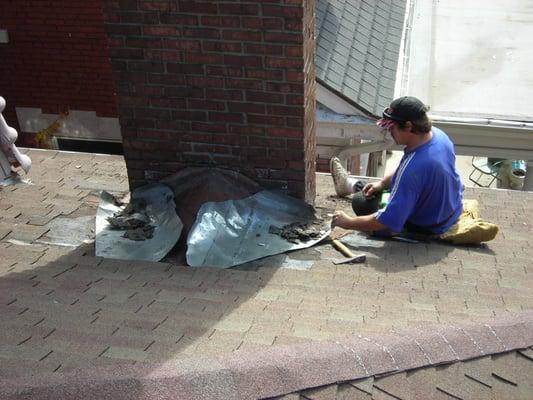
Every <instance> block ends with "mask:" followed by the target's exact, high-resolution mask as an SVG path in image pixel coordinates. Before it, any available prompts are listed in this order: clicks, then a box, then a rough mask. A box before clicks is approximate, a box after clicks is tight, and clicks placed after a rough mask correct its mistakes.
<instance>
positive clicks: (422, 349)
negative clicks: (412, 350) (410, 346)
mask: <svg viewBox="0 0 533 400" xmlns="http://www.w3.org/2000/svg"><path fill="white" fill-rule="evenodd" d="M391 332H392V333H394V334H396V335H398V336H402V337H404V335H400V334H399V333H398V332H396V331H395V330H394V329H392V330H391ZM405 336H406V337H407V338H409V339H411V340H412V341H413V342H415V344H416V346H417V347H418V348H419V349H420V351H421V352H422V354H423V355H424V357H426V360H428V363H429V364H433V360H431V357H430V356H429V354H428V353H426V351H425V350H424V348H423V347H422V345H421V344H420V343H419V342H418V340H416V338H414V337H411V336H408V335H405Z"/></svg>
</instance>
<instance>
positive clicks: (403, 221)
mask: <svg viewBox="0 0 533 400" xmlns="http://www.w3.org/2000/svg"><path fill="white" fill-rule="evenodd" d="M428 110H429V109H428V107H426V106H425V105H424V104H423V103H422V102H421V101H420V100H419V99H417V98H415V97H411V96H405V97H401V98H398V99H396V100H394V101H393V102H392V103H391V105H390V107H388V108H387V109H385V111H383V118H382V119H380V120H379V121H378V125H379V126H381V127H382V128H384V129H387V130H388V131H389V132H390V134H391V136H392V138H393V139H394V141H395V142H396V144H400V145H404V146H405V147H404V155H403V157H402V159H401V161H400V165H399V166H398V168H397V169H396V171H395V172H394V173H392V174H389V175H386V176H385V177H383V179H381V180H380V181H377V182H371V183H368V184H366V185H364V186H363V187H362V190H361V191H359V192H357V189H358V188H361V184H360V183H358V182H357V180H356V179H355V178H351V177H350V176H349V175H348V173H347V172H346V171H345V170H344V168H343V167H342V165H341V164H340V161H339V160H338V159H337V158H332V159H331V162H330V167H331V174H332V176H333V181H334V183H335V190H336V192H337V194H338V195H339V196H346V195H348V194H351V193H355V192H357V193H356V194H355V195H354V196H353V199H352V208H353V209H354V212H355V213H356V216H355V217H350V216H348V215H347V214H346V213H344V212H342V211H336V212H335V214H334V216H333V220H332V225H333V226H339V227H341V228H345V229H354V230H358V231H374V232H376V231H379V232H387V233H390V234H392V233H397V232H402V231H407V232H409V233H415V234H424V235H429V236H430V237H440V238H441V239H444V240H450V241H453V242H455V243H480V242H482V241H487V240H491V239H493V238H494V236H495V235H496V233H497V232H498V228H497V226H495V225H493V224H490V223H486V222H485V221H482V220H479V219H478V218H477V205H472V204H471V203H469V204H468V207H465V210H463V202H462V194H463V184H462V183H461V179H460V177H459V174H458V173H457V170H456V169H455V153H454V148H453V143H452V142H451V141H450V139H449V138H448V136H446V134H445V133H444V132H443V131H442V130H440V129H438V128H435V127H432V125H431V120H430V119H429V117H428V115H427V111H428ZM359 190H360V189H359ZM384 191H390V195H389V198H388V201H387V202H386V205H384V207H382V208H381V209H379V203H380V200H379V198H380V197H381V195H382V193H383V192H384ZM463 211H464V212H463ZM466 217H468V218H467V219H468V220H469V221H470V222H471V220H474V219H475V220H476V221H475V222H476V223H475V224H474V225H473V226H472V224H470V223H469V224H468V231H469V235H467V236H468V237H467V238H466V239H465V237H464V236H465V235H464V232H462V231H463V230H464V229H462V228H465V227H466V226H465V224H464V223H463V224H462V225H461V226H462V228H461V229H459V227H458V222H464V221H466V220H465V218H466ZM474 217H475V218H474ZM480 224H481V225H480ZM487 224H488V225H487ZM473 228H474V230H475V231H476V232H477V231H479V230H481V231H482V232H481V233H482V234H481V235H480V234H479V232H477V233H476V234H475V235H474V237H472V234H471V233H472V232H470V231H472V229H473ZM458 229H459V231H460V232H459V231H458ZM450 232H455V236H454V237H455V239H452V238H451V237H450ZM457 234H460V235H459V236H460V238H459V239H458V237H457Z"/></svg>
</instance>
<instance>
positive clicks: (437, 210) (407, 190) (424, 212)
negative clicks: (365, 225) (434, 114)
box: [376, 127, 463, 234]
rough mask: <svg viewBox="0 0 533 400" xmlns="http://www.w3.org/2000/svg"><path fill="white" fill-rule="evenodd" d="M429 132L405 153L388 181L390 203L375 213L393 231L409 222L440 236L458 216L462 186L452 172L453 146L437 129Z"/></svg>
mask: <svg viewBox="0 0 533 400" xmlns="http://www.w3.org/2000/svg"><path fill="white" fill-rule="evenodd" d="M432 133H433V137H432V138H431V139H430V140H429V141H428V142H426V143H424V144H423V145H421V146H419V147H417V148H416V149H414V150H413V151H410V152H409V151H407V150H404V155H403V157H402V160H401V161H400V165H399V166H398V169H397V170H396V172H395V173H394V175H393V177H392V179H391V184H390V192H391V194H390V198H389V202H388V204H387V205H386V206H385V207H384V208H383V209H381V210H379V211H378V212H377V213H376V219H377V220H378V221H379V222H381V223H382V224H383V225H385V226H386V227H387V228H389V229H390V230H391V231H393V232H400V231H401V230H402V228H403V226H404V224H405V223H406V222H410V223H411V224H414V225H417V226H418V227H421V228H426V229H427V230H429V231H431V232H433V233H437V234H438V233H443V232H446V231H447V230H448V229H449V228H450V227H451V226H452V225H453V224H454V223H455V222H456V221H457V219H458V218H459V216H460V215H461V211H462V195H463V184H462V183H461V178H460V177H459V174H458V173H457V170H456V169H455V153H454V149H453V143H452V142H451V140H450V139H449V138H448V136H446V134H445V133H444V132H443V131H441V130H440V129H438V128H435V127H433V128H432ZM444 221H446V222H444ZM442 222H444V223H442ZM440 223H442V225H439V226H437V227H432V226H433V225H436V224H440Z"/></svg>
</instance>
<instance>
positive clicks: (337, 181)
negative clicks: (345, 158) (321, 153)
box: [329, 157, 357, 197]
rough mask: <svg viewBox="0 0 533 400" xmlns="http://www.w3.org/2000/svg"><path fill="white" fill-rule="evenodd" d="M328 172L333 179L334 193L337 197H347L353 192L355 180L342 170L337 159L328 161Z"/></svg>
mask: <svg viewBox="0 0 533 400" xmlns="http://www.w3.org/2000/svg"><path fill="white" fill-rule="evenodd" d="M329 170H330V172H331V176H332V177H333V183H334V185H335V192H337V195H338V196H339V197H344V196H348V195H349V194H352V193H353V192H354V187H353V185H354V184H355V183H356V182H357V179H355V178H351V177H350V175H349V174H348V171H346V170H345V169H344V167H343V166H342V164H341V162H340V160H339V159H338V158H337V157H333V158H332V159H331V160H329Z"/></svg>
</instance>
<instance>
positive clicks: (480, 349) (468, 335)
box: [452, 326, 485, 355]
mask: <svg viewBox="0 0 533 400" xmlns="http://www.w3.org/2000/svg"><path fill="white" fill-rule="evenodd" d="M452 327H453V328H455V329H457V330H458V331H461V332H462V333H463V334H464V335H465V336H467V337H468V338H469V339H470V340H471V341H472V343H474V346H476V348H477V349H478V350H479V352H480V353H481V355H485V352H484V351H483V349H482V348H481V346H480V345H479V344H478V343H477V342H476V340H475V339H474V338H473V337H472V335H470V334H469V333H468V332H467V331H465V330H464V329H463V328H458V327H456V326H452Z"/></svg>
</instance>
